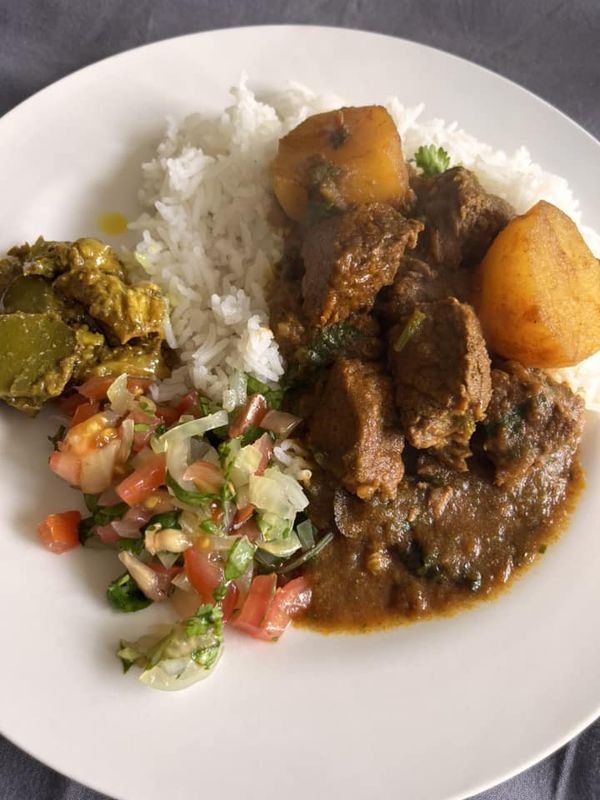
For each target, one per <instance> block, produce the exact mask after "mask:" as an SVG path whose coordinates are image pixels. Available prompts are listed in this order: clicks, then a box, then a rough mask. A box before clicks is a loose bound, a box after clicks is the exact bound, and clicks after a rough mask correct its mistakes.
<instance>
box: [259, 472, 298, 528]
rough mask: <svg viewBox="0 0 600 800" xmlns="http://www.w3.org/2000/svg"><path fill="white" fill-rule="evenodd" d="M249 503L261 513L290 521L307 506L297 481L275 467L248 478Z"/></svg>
mask: <svg viewBox="0 0 600 800" xmlns="http://www.w3.org/2000/svg"><path fill="white" fill-rule="evenodd" d="M250 502H251V503H252V504H253V505H255V506H256V507H257V508H259V509H261V510H262V511H268V512H270V513H272V514H275V515H277V516H279V517H283V518H285V519H290V520H293V518H294V517H295V515H296V513H297V512H298V511H302V510H303V509H305V508H306V506H307V505H308V499H307V498H306V495H305V494H304V492H303V491H302V487H301V486H300V484H299V483H298V481H296V480H295V479H294V478H292V477H291V476H289V475H285V474H284V473H283V472H280V471H279V470H278V469H277V468H275V467H269V469H267V470H266V471H265V474H264V475H252V476H251V477H250Z"/></svg>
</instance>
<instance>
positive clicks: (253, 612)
mask: <svg viewBox="0 0 600 800" xmlns="http://www.w3.org/2000/svg"><path fill="white" fill-rule="evenodd" d="M276 585H277V576H276V575H274V574H271V575H257V576H256V577H255V578H253V580H252V583H251V585H250V591H249V592H248V596H247V597H246V600H245V602H244V605H243V606H242V610H241V611H240V613H239V614H238V616H237V617H236V618H235V620H234V621H233V624H234V625H235V626H236V628H241V629H242V630H244V631H246V633H249V634H250V635H251V636H254V637H255V638H257V639H270V638H272V637H270V636H268V635H267V633H266V631H265V629H264V628H263V622H264V619H265V617H266V615H267V612H268V610H269V608H270V606H271V603H272V602H273V597H274V595H275V587H276Z"/></svg>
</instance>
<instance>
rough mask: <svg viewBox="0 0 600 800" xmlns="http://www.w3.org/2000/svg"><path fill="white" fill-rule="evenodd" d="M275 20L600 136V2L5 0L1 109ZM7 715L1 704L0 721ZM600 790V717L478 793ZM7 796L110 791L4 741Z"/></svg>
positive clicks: (92, 797)
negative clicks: (208, 33)
mask: <svg viewBox="0 0 600 800" xmlns="http://www.w3.org/2000/svg"><path fill="white" fill-rule="evenodd" d="M267 23H309V24H321V25H339V26H344V27H351V28H362V29H365V30H372V31H379V32H382V33H388V34H393V35H396V36H402V37H404V38H407V39H412V40H414V41H417V42H422V43H425V44H430V45H434V46H436V47H439V48H441V49H443V50H447V51H449V52H451V53H455V54H457V55H460V56H463V57H465V58H468V59H470V60H472V61H475V62H476V63H479V64H482V65H484V66H486V67H489V68H491V69H493V70H495V71H496V72H499V73H500V74H502V75H504V76H506V77H508V78H512V79H513V80H515V81H516V82H517V83H520V84H521V85H523V86H525V87H526V88H528V89H530V90H532V91H533V92H535V93H537V94H538V95H540V96H541V97H543V98H544V99H546V100H548V101H549V102H551V103H553V104H554V105H555V106H557V107H558V108H559V109H560V110H561V111H564V112H565V113H566V114H568V115H569V116H571V117H572V118H573V119H575V120H576V121H577V122H579V123H580V124H581V125H583V126H584V127H585V128H587V130H589V131H590V132H591V133H592V134H594V135H595V136H598V137H600V50H599V49H598V42H599V38H600V0H570V1H569V0H567V2H564V1H563V0H371V2H369V1H368V0H247V1H244V0H129V2H121V0H71V2H69V0H37V2H36V1H35V0H0V114H2V113H4V112H6V111H8V110H9V109H10V108H12V107H13V106H15V105H16V104H17V103H19V102H20V101H21V100H24V99H25V98H26V97H28V96H29V95H31V94H32V93H33V92H35V91H37V90H38V89H41V88H43V87H44V86H46V85H48V84H49V83H52V82H53V81H55V80H58V79H59V78H61V77H63V76H64V75H67V74H68V73H70V72H72V71H74V70H76V69H79V68H80V67H83V66H85V65H86V64H90V63H92V62H94V61H97V60H99V59H100V58H104V57H105V56H108V55H111V54H113V53H117V52H119V51H121V50H126V49H128V48H131V47H136V46H137V45H141V44H146V43H147V42H152V41H155V40H158V39H164V38H168V37H170V36H176V35H179V34H183V33H191V32H193V31H202V30H210V29H211V28H224V27H231V26H236V25H257V24H267ZM590 169H598V165H590ZM599 175H600V172H599ZM0 185H1V176H0ZM1 198H2V194H1V193H0V208H1V207H2V199H1ZM3 613H6V612H3ZM4 646H6V643H5V645H4ZM549 702H551V698H549ZM1 715H2V711H1V709H0V727H1V725H2V716H1ZM525 724H526V721H525ZM74 735H76V732H74ZM516 735H518V732H516ZM140 766H141V768H143V766H142V765H140ZM107 768H109V765H107ZM599 798H600V722H596V724H595V725H593V726H592V727H591V728H589V729H588V730H587V731H585V732H584V733H582V734H581V735H580V736H578V737H577V738H576V739H574V740H573V741H572V742H570V743H569V744H568V745H567V746H566V747H564V748H562V749H561V750H559V751H558V752H557V753H555V754H554V755H552V756H550V757H549V758H547V759H546V760H544V761H542V762H541V763H540V764H538V765H536V766H534V767H532V768H531V769H529V770H527V771H526V772H524V773H522V774H521V775H519V776H517V777H516V778H513V779H512V780H510V781H507V782H506V783H504V784H501V785H500V786H497V787H496V788H494V789H491V790H490V791H488V792H484V793H483V794H480V795H478V796H477V800H598V799H599ZM0 800H108V798H105V797H104V796H103V795H100V794H98V793H97V792H93V791H91V790H90V789H86V788H85V787H83V786H80V785H79V784H76V783H74V782H73V781H70V780H69V779H68V778H65V777H63V776H62V775H59V774H58V773H56V772H54V771H53V770H50V769H48V768H46V767H44V766H43V765H42V764H39V763H38V762H36V761H34V760H33V759H31V758H30V757H29V756H28V755H26V754H25V753H23V752H22V751H20V750H18V749H17V748H16V747H14V746H13V745H12V744H11V743H10V742H8V741H7V740H6V739H3V738H2V737H0ZM226 800H227V799H226ZM401 800H412V798H401Z"/></svg>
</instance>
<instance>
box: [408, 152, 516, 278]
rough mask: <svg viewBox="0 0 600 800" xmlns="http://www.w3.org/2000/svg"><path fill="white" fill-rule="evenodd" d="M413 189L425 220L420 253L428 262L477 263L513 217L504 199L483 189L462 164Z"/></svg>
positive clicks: (446, 265) (418, 207)
mask: <svg viewBox="0 0 600 800" xmlns="http://www.w3.org/2000/svg"><path fill="white" fill-rule="evenodd" d="M415 188H416V190H417V195H418V198H419V199H418V203H417V210H418V215H419V217H420V218H422V219H423V220H424V221H425V231H424V233H423V236H422V237H421V239H420V241H419V249H420V252H422V255H423V257H424V258H425V259H426V260H427V261H430V262H432V263H435V264H443V265H444V266H445V267H455V266H458V265H459V264H465V265H467V266H470V265H474V264H478V263H479V262H480V261H481V259H482V258H483V256H484V254H485V252H486V250H487V249H488V247H489V246H490V245H491V243H492V241H493V240H494V238H495V237H496V236H497V234H498V233H500V231H501V230H502V228H504V227H505V225H506V224H507V223H508V222H509V221H510V220H511V219H512V217H513V216H514V210H513V208H512V207H511V206H510V205H509V204H508V203H507V202H506V201H505V200H502V199H501V198H500V197H496V195H493V194H488V192H486V191H484V189H483V188H482V187H481V184H480V183H479V181H478V180H477V178H476V177H475V175H474V174H473V173H472V172H470V171H469V170H467V169H465V168H464V167H454V168H453V169H449V170H447V171H446V172H443V173H442V174H441V175H437V176H436V177H435V178H427V179H423V180H418V181H416V182H415Z"/></svg>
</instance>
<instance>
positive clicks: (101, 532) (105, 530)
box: [96, 523, 121, 544]
mask: <svg viewBox="0 0 600 800" xmlns="http://www.w3.org/2000/svg"><path fill="white" fill-rule="evenodd" d="M96 533H97V535H98V538H99V539H100V541H101V542H102V544H115V543H116V542H118V541H119V539H120V538H121V537H120V536H119V534H118V533H117V531H116V530H115V529H114V527H113V525H112V523H109V524H108V525H99V526H98V527H97V528H96Z"/></svg>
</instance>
